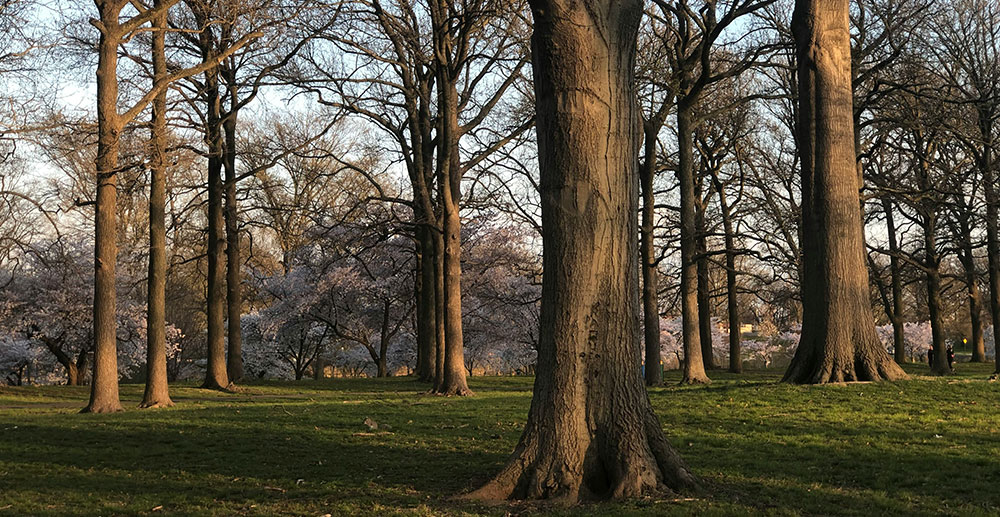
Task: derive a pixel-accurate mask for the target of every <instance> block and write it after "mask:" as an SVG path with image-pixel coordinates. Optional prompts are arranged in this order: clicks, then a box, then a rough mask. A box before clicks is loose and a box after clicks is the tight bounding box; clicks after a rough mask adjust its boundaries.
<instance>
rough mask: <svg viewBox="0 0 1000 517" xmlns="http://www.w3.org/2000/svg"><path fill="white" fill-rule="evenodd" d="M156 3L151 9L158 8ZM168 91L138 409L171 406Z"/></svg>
mask: <svg viewBox="0 0 1000 517" xmlns="http://www.w3.org/2000/svg"><path fill="white" fill-rule="evenodd" d="M160 5H162V1H160V0H157V1H156V2H155V3H154V6H157V7H159V6H160ZM153 25H154V30H155V31H154V32H153V83H154V84H155V83H156V81H159V80H162V79H163V78H165V77H166V76H167V59H166V55H165V48H164V47H165V37H166V30H167V13H166V11H164V12H163V14H161V15H159V16H157V17H156V18H155V19H154V20H153ZM166 139H167V91H166V90H165V89H164V90H163V91H161V92H160V93H159V94H158V95H157V96H156V98H155V99H154V100H153V121H152V128H151V130H150V152H151V159H150V164H149V276H148V278H147V279H146V282H147V286H148V287H147V297H148V299H147V313H146V390H145V392H144V393H143V395H142V402H141V403H140V404H139V407H143V408H153V407H166V406H172V405H173V404H174V403H173V401H172V400H170V392H169V390H168V387H167V353H166V324H167V322H166V281H167V246H166V242H167V226H166V197H167V186H166V183H167V181H166V180H167V178H166V176H167V170H166V160H165V154H166V149H167V142H166Z"/></svg>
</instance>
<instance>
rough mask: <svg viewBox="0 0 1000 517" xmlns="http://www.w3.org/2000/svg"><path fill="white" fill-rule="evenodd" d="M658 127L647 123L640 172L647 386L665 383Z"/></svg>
mask: <svg viewBox="0 0 1000 517" xmlns="http://www.w3.org/2000/svg"><path fill="white" fill-rule="evenodd" d="M657 129H658V128H657V126H656V125H655V124H653V123H651V122H645V123H643V133H644V135H645V136H644V144H643V162H642V167H640V169H639V181H640V187H641V189H642V232H641V233H642V239H641V242H640V247H641V249H640V252H641V253H642V317H643V338H644V339H643V341H644V344H645V350H646V357H645V361H644V364H645V365H646V366H645V369H644V372H645V378H646V385H647V386H657V385H660V384H662V383H663V369H662V366H661V365H662V363H661V361H662V359H661V358H660V301H659V281H658V274H657V271H656V246H655V242H654V238H655V236H654V234H653V232H654V231H655V226H654V223H655V221H654V216H655V214H656V208H655V207H656V195H655V193H654V191H653V180H654V175H655V173H656V133H657Z"/></svg>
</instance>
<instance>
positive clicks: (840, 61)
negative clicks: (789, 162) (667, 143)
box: [784, 0, 906, 383]
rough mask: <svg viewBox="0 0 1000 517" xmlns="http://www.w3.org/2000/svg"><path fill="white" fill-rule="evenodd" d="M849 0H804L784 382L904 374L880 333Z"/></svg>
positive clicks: (798, 7) (800, 6)
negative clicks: (797, 233) (797, 306)
mask: <svg viewBox="0 0 1000 517" xmlns="http://www.w3.org/2000/svg"><path fill="white" fill-rule="evenodd" d="M848 7H849V1H848V0H797V1H796V3H795V12H794V14H793V17H792V18H793V20H792V30H793V32H794V35H795V41H796V49H797V57H798V79H799V120H798V124H797V129H796V130H797V131H798V133H799V135H798V139H797V141H798V142H797V143H798V145H799V154H800V156H801V162H802V260H803V279H802V319H803V321H802V337H801V339H800V341H799V346H798V349H797V350H796V351H795V357H794V358H793V359H792V363H791V365H789V368H788V371H787V372H786V373H785V377H784V380H785V381H789V382H796V383H826V382H840V381H877V380H892V379H901V378H905V377H906V374H905V373H904V372H903V370H902V369H901V368H900V367H899V365H897V364H895V363H894V362H893V361H892V359H891V358H890V357H889V355H888V353H887V352H886V350H885V348H883V347H882V345H881V343H880V342H879V340H878V337H877V335H876V333H875V320H874V318H873V317H872V313H871V302H870V300H869V288H868V269H867V267H865V258H864V242H863V236H862V225H861V212H860V210H858V204H859V197H858V189H859V182H858V171H857V166H856V163H855V152H854V127H853V126H854V124H853V109H852V90H851V82H850V81H851V61H850V59H851V47H850V29H849V25H848Z"/></svg>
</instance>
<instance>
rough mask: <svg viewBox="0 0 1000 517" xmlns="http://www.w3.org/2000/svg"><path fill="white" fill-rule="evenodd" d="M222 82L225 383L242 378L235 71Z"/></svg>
mask: <svg viewBox="0 0 1000 517" xmlns="http://www.w3.org/2000/svg"><path fill="white" fill-rule="evenodd" d="M226 83H227V84H228V85H229V106H230V108H229V112H228V113H227V114H226V118H225V122H224V123H223V129H224V130H225V142H226V149H225V161H224V165H225V170H226V178H225V198H226V206H225V214H224V216H225V224H226V322H227V329H226V330H227V335H226V337H227V340H226V347H227V353H226V374H227V375H228V376H229V382H230V383H234V382H237V381H239V380H240V379H242V378H243V331H242V329H241V328H240V319H241V316H242V315H243V314H242V313H243V291H242V289H241V285H240V222H239V206H238V204H239V203H238V201H237V200H236V116H237V112H238V111H239V102H238V94H239V91H238V88H237V85H236V74H235V72H234V71H233V70H232V67H230V68H229V69H228V71H227V80H226Z"/></svg>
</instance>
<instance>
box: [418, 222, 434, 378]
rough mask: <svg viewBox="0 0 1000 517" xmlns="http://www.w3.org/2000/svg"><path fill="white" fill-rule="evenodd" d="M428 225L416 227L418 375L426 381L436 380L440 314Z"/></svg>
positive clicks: (431, 232)
mask: <svg viewBox="0 0 1000 517" xmlns="http://www.w3.org/2000/svg"><path fill="white" fill-rule="evenodd" d="M434 231H435V230H434V229H432V228H429V227H428V225H427V224H426V223H425V224H422V225H419V226H418V227H417V240H418V241H419V242H418V243H417V245H418V246H419V247H420V257H421V258H420V264H419V268H420V270H419V271H418V272H417V274H418V275H419V276H420V290H419V292H418V293H417V294H418V300H417V302H418V303H417V341H418V343H417V345H418V348H419V349H420V355H421V356H422V357H423V359H422V361H421V362H420V364H419V368H418V371H417V375H418V376H419V378H420V380H421V381H423V382H433V381H434V375H435V372H436V370H437V346H436V344H437V317H436V316H435V313H436V312H437V311H436V310H435V305H436V302H435V291H436V289H435V285H436V284H435V275H434V264H435V263H436V262H437V259H436V258H435V257H434V234H433V232H434Z"/></svg>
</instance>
